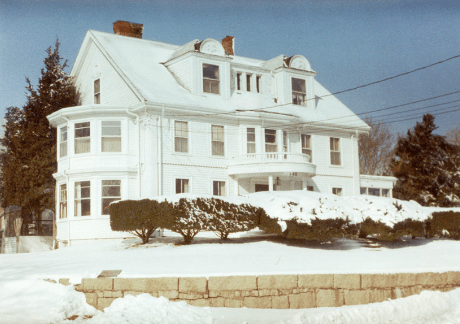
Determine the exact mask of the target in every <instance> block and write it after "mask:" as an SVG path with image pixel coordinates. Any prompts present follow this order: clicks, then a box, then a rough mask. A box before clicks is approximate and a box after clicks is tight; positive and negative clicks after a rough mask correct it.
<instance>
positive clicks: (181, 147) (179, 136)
mask: <svg viewBox="0 0 460 324" xmlns="http://www.w3.org/2000/svg"><path fill="white" fill-rule="evenodd" d="M174 151H175V152H182V153H187V152H188V123H187V122H183V121H175V122H174Z"/></svg>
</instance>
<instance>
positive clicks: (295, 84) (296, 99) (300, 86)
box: [292, 78, 307, 106]
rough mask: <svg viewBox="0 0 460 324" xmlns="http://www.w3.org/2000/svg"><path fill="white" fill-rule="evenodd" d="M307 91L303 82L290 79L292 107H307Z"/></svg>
mask: <svg viewBox="0 0 460 324" xmlns="http://www.w3.org/2000/svg"><path fill="white" fill-rule="evenodd" d="M306 97H307V90H306V86H305V80H302V79H295V78H292V103H293V104H294V105H302V106H306V105H307V100H306Z"/></svg>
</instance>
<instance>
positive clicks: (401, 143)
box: [392, 114, 460, 207]
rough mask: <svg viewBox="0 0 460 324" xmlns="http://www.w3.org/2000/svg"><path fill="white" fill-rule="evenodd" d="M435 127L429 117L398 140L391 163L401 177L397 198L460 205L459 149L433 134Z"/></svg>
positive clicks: (396, 189) (432, 118)
mask: <svg viewBox="0 0 460 324" xmlns="http://www.w3.org/2000/svg"><path fill="white" fill-rule="evenodd" d="M436 128H437V127H436V126H435V124H434V117H433V116H432V115H430V114H426V115H424V116H423V121H422V122H421V123H418V122H417V124H416V126H415V127H414V129H413V130H408V132H407V136H405V137H400V138H399V139H398V143H397V145H396V149H395V158H393V161H392V169H393V174H394V176H395V177H397V178H398V181H397V183H396V186H395V189H394V192H395V197H396V198H399V199H406V200H415V201H417V202H418V203H420V204H421V205H425V206H445V207H447V206H458V205H460V185H459V184H460V175H459V173H458V170H459V167H460V158H459V156H460V148H459V147H458V146H456V145H453V144H450V143H449V142H448V141H447V140H446V139H445V137H444V136H441V135H436V134H433V131H434V130H435V129H436Z"/></svg>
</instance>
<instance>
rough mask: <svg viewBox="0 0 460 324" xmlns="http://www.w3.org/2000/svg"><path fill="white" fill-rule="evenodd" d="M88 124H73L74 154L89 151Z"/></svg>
mask: <svg viewBox="0 0 460 324" xmlns="http://www.w3.org/2000/svg"><path fill="white" fill-rule="evenodd" d="M90 132H91V130H90V123H89V122H87V123H77V124H75V154H80V153H89V152H90V151H91V138H90Z"/></svg>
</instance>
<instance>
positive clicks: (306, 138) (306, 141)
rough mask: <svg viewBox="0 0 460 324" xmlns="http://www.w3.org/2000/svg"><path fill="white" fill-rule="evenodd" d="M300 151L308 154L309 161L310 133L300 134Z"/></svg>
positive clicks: (310, 151)
mask: <svg viewBox="0 0 460 324" xmlns="http://www.w3.org/2000/svg"><path fill="white" fill-rule="evenodd" d="M301 137H302V139H301V140H302V153H303V154H308V155H310V161H311V160H312V157H313V155H312V149H311V135H305V134H302V135H301Z"/></svg>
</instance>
